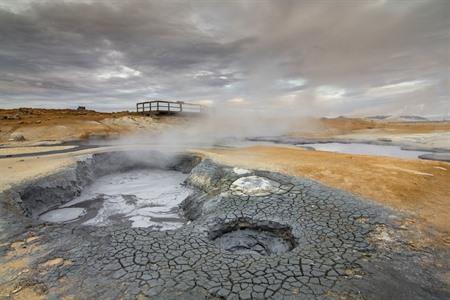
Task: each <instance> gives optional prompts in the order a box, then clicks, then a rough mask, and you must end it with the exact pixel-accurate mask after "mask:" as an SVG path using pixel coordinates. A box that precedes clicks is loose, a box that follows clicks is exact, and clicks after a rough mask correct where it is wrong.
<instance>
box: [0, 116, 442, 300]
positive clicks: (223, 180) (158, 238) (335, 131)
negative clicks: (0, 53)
mask: <svg viewBox="0 0 450 300" xmlns="http://www.w3.org/2000/svg"><path fill="white" fill-rule="evenodd" d="M0 117H1V120H0V124H1V127H0V128H1V132H2V143H3V144H2V147H1V148H0V153H1V155H0V171H1V174H2V176H1V180H0V186H1V198H0V199H1V205H2V210H1V221H0V224H1V227H0V228H1V242H2V244H1V249H2V252H1V253H2V255H1V262H2V264H1V268H0V278H1V285H0V291H1V293H2V295H4V296H6V297H13V298H18V299H34V298H39V299H41V298H48V297H56V298H65V297H68V298H70V297H74V298H80V299H90V298H98V297H100V298H102V299H103V298H104V299H116V298H117V299H118V298H142V299H144V298H146V297H147V298H153V297H156V298H158V299H159V298H161V299H174V298H176V297H181V298H182V299H185V298H189V299H214V298H258V299H259V298H276V299H278V298H288V297H290V298H299V299H304V298H358V297H363V298H372V297H373V298H377V299H379V298H383V299H393V298H397V297H398V298H405V299H406V298H409V299H444V298H446V297H447V296H448V295H449V294H448V287H449V286H448V278H447V275H448V274H447V270H448V269H447V268H448V261H449V259H450V256H449V220H448V212H449V209H450V193H449V182H450V164H449V162H448V161H449V160H448V155H449V151H450V147H449V146H450V145H449V144H448V136H449V134H450V123H449V122H411V121H398V120H394V121H386V120H385V121H380V120H376V121H374V120H370V119H363V118H359V119H355V118H353V119H352V118H333V119H309V120H308V122H307V123H308V124H309V126H308V128H310V130H309V131H308V132H306V131H305V130H304V129H305V125H304V124H299V125H298V126H299V127H298V130H296V128H295V127H292V128H291V131H290V132H286V133H285V134H284V135H278V136H253V137H246V138H244V137H236V136H226V135H225V133H229V132H228V131H221V130H218V129H217V127H220V126H213V124H211V122H213V121H211V118H212V116H211V115H202V116H197V115H195V116H194V115H189V114H184V115H182V114H175V115H165V114H150V115H142V114H139V115H138V114H136V113H113V114H108V113H97V112H94V111H88V112H80V111H76V110H64V111H61V110H39V109H15V110H3V111H0ZM213 120H216V118H215V117H213ZM199 124H200V125H201V124H209V125H208V126H207V127H208V128H213V130H214V132H215V133H217V134H218V137H220V138H218V139H216V140H215V142H214V144H212V143H208V142H210V140H209V139H203V138H200V139H199V138H198V137H197V135H198V134H200V135H201V136H208V134H209V130H205V129H201V128H203V126H199ZM55 129H57V130H55ZM191 131H192V132H191ZM194 133H195V134H194ZM220 134H223V136H219V135H220ZM186 135H187V136H188V137H189V136H190V137H191V138H185V139H184V140H183V138H182V137H183V136H186ZM18 137H20V138H18Z"/></svg>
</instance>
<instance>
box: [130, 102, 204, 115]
mask: <svg viewBox="0 0 450 300" xmlns="http://www.w3.org/2000/svg"><path fill="white" fill-rule="evenodd" d="M136 111H137V112H138V113H203V112H205V107H204V106H202V105H199V104H192V103H185V102H182V101H162V100H153V101H146V102H139V103H137V104H136Z"/></svg>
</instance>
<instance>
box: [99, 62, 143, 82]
mask: <svg viewBox="0 0 450 300" xmlns="http://www.w3.org/2000/svg"><path fill="white" fill-rule="evenodd" d="M141 74H142V73H141V71H139V70H136V69H132V68H130V67H127V66H124V65H120V66H118V67H116V68H114V69H111V70H103V71H100V72H99V73H97V76H96V77H97V79H99V80H109V79H113V78H121V79H127V78H130V77H138V76H141Z"/></svg>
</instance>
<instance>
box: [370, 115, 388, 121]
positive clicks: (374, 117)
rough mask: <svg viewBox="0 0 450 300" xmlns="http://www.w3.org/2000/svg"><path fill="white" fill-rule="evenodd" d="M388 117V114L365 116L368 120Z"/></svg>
mask: <svg viewBox="0 0 450 300" xmlns="http://www.w3.org/2000/svg"><path fill="white" fill-rule="evenodd" d="M389 117H390V116H388V115H379V116H370V117H366V119H370V120H385V119H387V118H389Z"/></svg>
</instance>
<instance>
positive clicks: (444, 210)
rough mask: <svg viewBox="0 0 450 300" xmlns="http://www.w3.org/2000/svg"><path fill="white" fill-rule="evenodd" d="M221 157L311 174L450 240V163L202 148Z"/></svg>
mask: <svg viewBox="0 0 450 300" xmlns="http://www.w3.org/2000/svg"><path fill="white" fill-rule="evenodd" d="M199 152H200V153H202V154H204V155H206V156H208V157H210V158H212V159H214V160H216V161H218V162H219V163H223V164H227V165H233V166H240V167H243V168H254V169H255V168H256V169H264V170H271V171H276V172H281V173H286V174H290V175H294V176H295V175H298V176H305V177H308V178H311V179H314V180H317V181H320V182H322V183H324V184H325V185H328V186H332V187H336V188H339V189H343V190H347V191H349V192H352V193H354V194H357V195H360V196H363V197H366V198H369V199H373V200H375V201H377V202H380V203H382V204H385V205H387V206H390V207H393V208H395V209H400V210H405V211H408V212H411V213H413V214H415V215H416V216H417V217H418V218H419V220H420V221H424V222H425V223H426V224H428V225H430V224H431V225H434V226H435V228H436V229H438V230H439V231H440V232H441V233H443V234H444V237H443V238H444V240H445V241H446V242H447V243H450V238H449V236H448V234H449V233H450V220H449V218H448V213H449V211H450V164H448V163H443V162H433V161H423V160H406V159H396V158H389V157H375V156H364V155H349V154H340V153H330V152H321V151H305V150H301V149H292V148H283V147H264V146H256V147H249V148H241V149H226V150H224V149H212V150H204V151H199Z"/></svg>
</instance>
